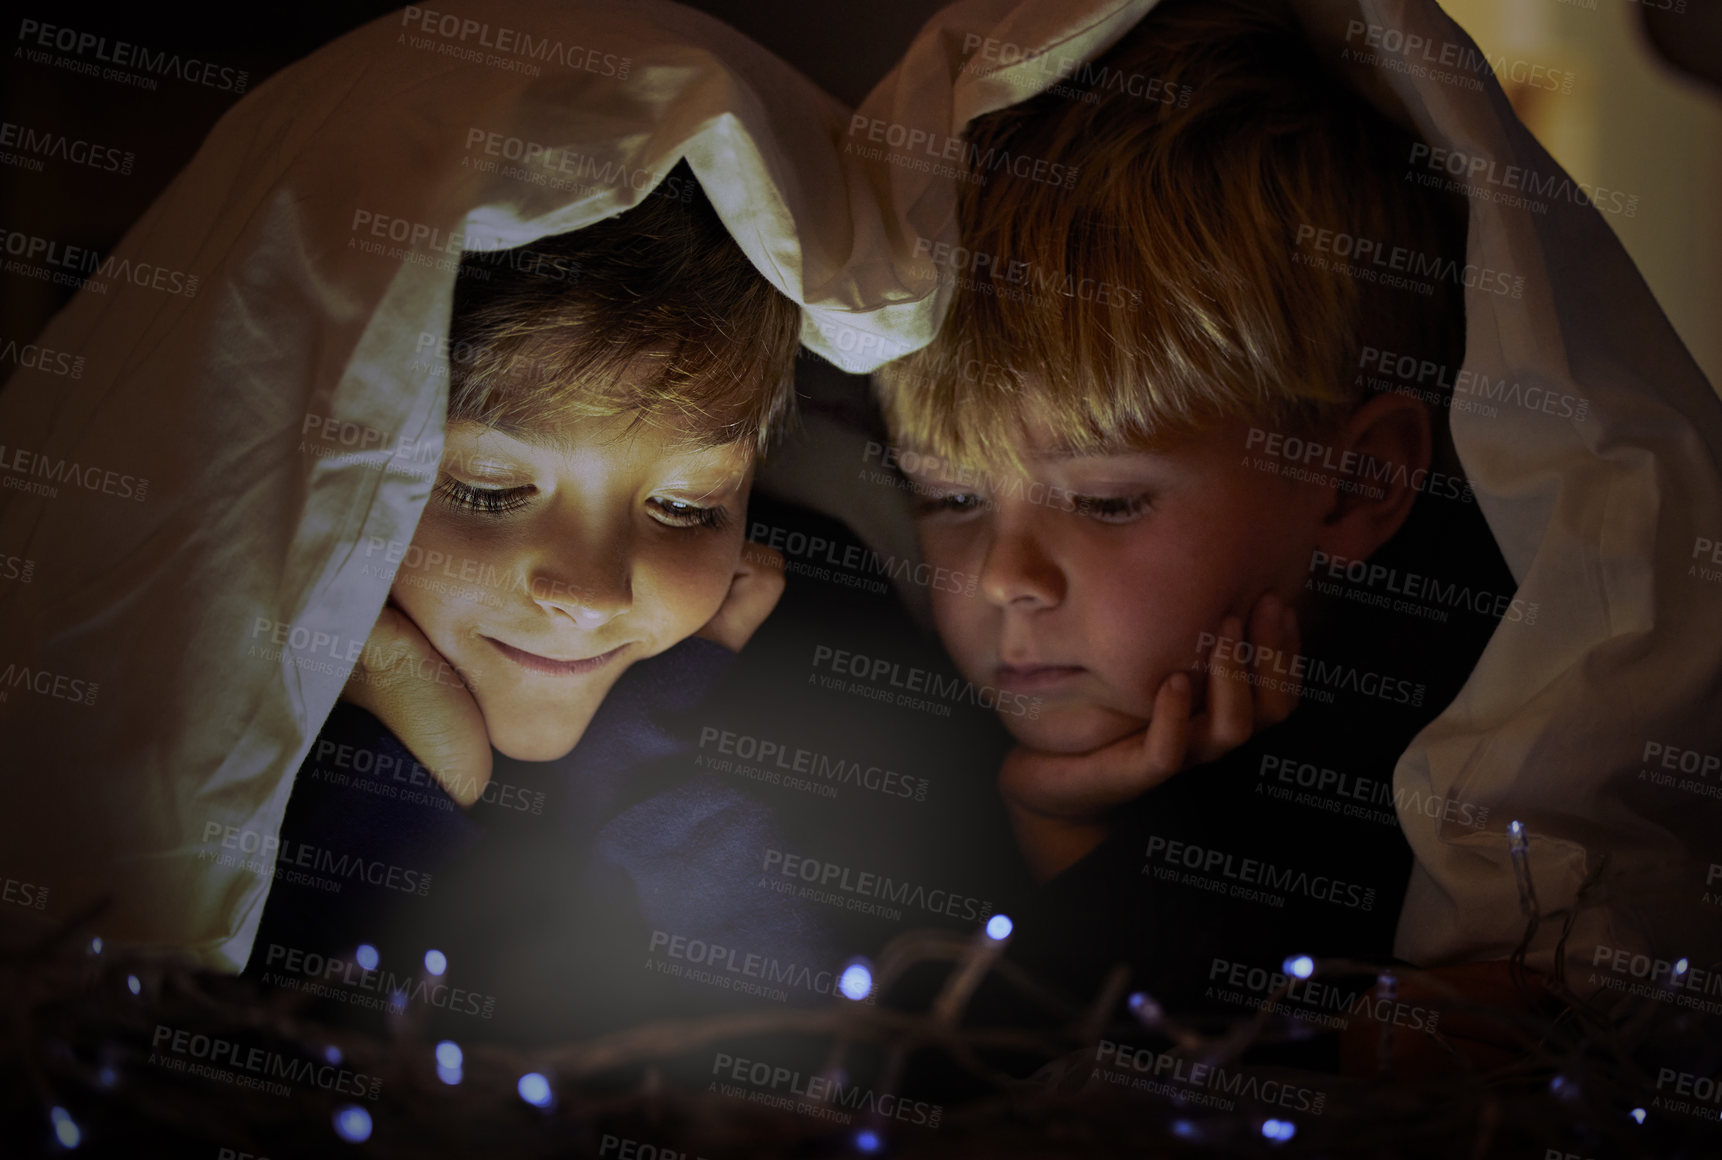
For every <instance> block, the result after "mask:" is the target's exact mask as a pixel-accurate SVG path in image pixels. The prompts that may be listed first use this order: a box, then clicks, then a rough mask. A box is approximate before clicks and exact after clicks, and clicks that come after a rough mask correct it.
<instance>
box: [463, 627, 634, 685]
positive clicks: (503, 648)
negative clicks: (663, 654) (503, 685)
mask: <svg viewBox="0 0 1722 1160" xmlns="http://www.w3.org/2000/svg"><path fill="white" fill-rule="evenodd" d="M484 639H485V640H486V641H489V642H490V643H491V644H492V645H494V646H495V647H496V651H497V652H499V653H501V654H502V655H503V656H505V657H507V658H508V659H509V660H511V661H513V662H514V663H515V664H517V665H519V666H520V667H521V668H523V669H530V670H531V671H532V672H535V673H547V674H549V675H551V676H577V675H579V674H582V673H594V672H597V671H598V670H599V669H601V668H603V667H604V666H605V665H607V664H609V663H610V662H611V661H613V660H615V659H616V657H617V656H619V655H620V654H621V652H622V650H623V649H625V648H627V647H628V646H627V645H625V644H624V645H617V646H616V647H615V648H613V649H611V650H610V651H609V652H604V653H599V654H598V655H597V656H593V657H579V658H576V659H574V660H557V659H556V658H555V657H547V656H540V655H539V654H537V653H532V652H527V651H526V650H525V649H520V648H515V647H514V646H513V645H511V644H504V643H503V642H502V641H500V640H497V639H496V638H495V637H489V636H487V637H485V638H484Z"/></svg>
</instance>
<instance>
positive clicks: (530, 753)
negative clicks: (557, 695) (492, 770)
mask: <svg viewBox="0 0 1722 1160" xmlns="http://www.w3.org/2000/svg"><path fill="white" fill-rule="evenodd" d="M564 716H566V712H565V713H564ZM579 716H580V719H579V721H577V722H576V721H569V720H566V719H565V720H563V721H561V722H559V723H558V725H557V727H556V728H554V729H546V728H545V727H544V725H543V723H542V722H532V723H530V724H527V723H521V724H518V725H515V724H512V723H510V722H506V721H501V722H499V721H493V720H489V719H487V720H486V727H487V728H488V729H489V731H490V745H491V748H493V749H495V750H496V751H497V752H498V753H500V754H502V756H504V757H509V758H513V759H514V760H515V761H560V760H562V759H563V758H564V757H567V756H568V755H569V754H570V753H572V752H573V751H574V747H575V746H576V745H578V744H580V739H581V738H582V737H584V736H585V735H586V727H587V726H588V725H589V724H591V720H592V713H591V712H586V713H582V714H580V715H579Z"/></svg>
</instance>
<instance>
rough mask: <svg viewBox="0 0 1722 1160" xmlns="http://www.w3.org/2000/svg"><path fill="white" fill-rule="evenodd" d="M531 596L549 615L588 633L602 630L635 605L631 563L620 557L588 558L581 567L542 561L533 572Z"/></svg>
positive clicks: (579, 564) (581, 563) (568, 563)
mask: <svg viewBox="0 0 1722 1160" xmlns="http://www.w3.org/2000/svg"><path fill="white" fill-rule="evenodd" d="M605 556H609V554H608V553H605ZM531 595H532V601H533V603H535V604H537V605H538V606H539V607H540V608H542V609H544V610H545V611H546V612H549V613H552V614H554V615H558V616H567V617H569V618H570V619H571V620H573V621H574V623H575V624H576V625H578V626H579V627H580V628H582V629H588V630H589V629H594V628H602V627H603V626H604V625H606V624H608V623H610V621H612V620H614V619H616V617H618V616H620V615H622V614H623V613H624V612H627V611H628V610H629V609H630V608H632V607H633V605H634V595H633V585H632V583H631V582H630V580H629V568H628V566H627V560H626V558H625V557H622V556H620V555H617V556H613V557H610V558H607V559H595V558H592V557H587V558H586V559H584V560H583V561H580V562H579V563H578V564H577V565H572V564H571V562H563V563H562V564H561V565H560V566H558V565H557V564H556V563H553V562H551V561H540V562H539V564H538V566H537V567H535V568H534V569H533V572H532V578H531Z"/></svg>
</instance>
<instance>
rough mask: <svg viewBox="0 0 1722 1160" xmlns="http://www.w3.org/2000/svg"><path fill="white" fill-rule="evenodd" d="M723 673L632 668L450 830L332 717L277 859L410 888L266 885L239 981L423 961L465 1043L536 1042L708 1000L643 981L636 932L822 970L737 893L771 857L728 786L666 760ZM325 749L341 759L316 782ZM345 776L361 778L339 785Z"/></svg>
mask: <svg viewBox="0 0 1722 1160" xmlns="http://www.w3.org/2000/svg"><path fill="white" fill-rule="evenodd" d="M732 667H733V657H732V656H731V655H730V654H728V653H727V652H726V650H723V649H721V648H720V647H718V646H716V645H713V644H710V643H709V642H706V641H701V640H689V641H684V642H682V643H681V644H679V645H677V646H675V647H674V648H673V649H671V650H668V651H666V652H665V653H663V654H661V655H660V656H658V657H654V658H649V659H648V660H646V661H642V662H640V663H639V664H636V665H635V666H633V667H632V668H631V669H629V671H628V672H627V673H625V674H623V676H622V678H621V679H620V680H619V681H618V682H617V684H616V687H615V688H614V689H613V690H612V691H611V693H610V695H609V696H608V697H607V698H606V699H605V701H604V703H603V705H602V706H600V708H599V710H598V712H597V714H595V715H594V717H593V720H592V723H591V725H590V726H589V727H588V729H587V731H586V734H585V735H584V736H583V737H582V739H581V742H580V745H579V746H578V747H577V748H576V749H575V750H574V752H572V753H570V754H569V755H568V756H567V757H565V758H563V759H561V760H560V761H555V762H517V761H512V760H510V759H507V758H504V757H502V756H501V755H500V754H498V755H495V764H494V769H493V773H492V778H491V785H490V787H489V788H487V790H486V793H485V797H484V799H482V800H481V801H480V802H479V803H477V804H476V805H475V806H474V807H473V808H472V809H471V810H470V811H462V810H461V809H459V808H458V807H457V806H455V804H454V802H453V800H452V799H451V798H449V797H448V795H447V794H446V792H445V791H443V790H442V788H441V787H440V786H439V785H437V784H436V783H435V782H434V781H429V784H424V782H426V781H428V780H429V779H428V775H426V774H425V773H424V771H423V767H421V766H418V765H417V763H416V762H414V760H413V758H412V756H411V754H410V753H409V752H408V751H407V750H406V749H405V748H404V747H403V746H402V745H401V744H400V742H399V741H398V740H397V739H396V738H395V737H394V736H393V735H392V734H391V733H390V732H389V731H388V730H387V729H386V728H385V727H384V726H383V725H382V723H381V722H379V721H378V720H377V719H376V718H375V717H373V716H372V715H371V714H369V713H366V712H364V711H363V710H361V709H357V708H354V707H352V706H349V705H344V704H342V705H337V706H336V708H335V711H334V712H333V713H332V714H331V715H330V717H329V719H328V721H327V722H326V724H325V725H324V728H323V730H322V731H321V733H320V734H319V737H318V741H317V743H315V744H313V747H312V750H311V753H310V755H309V756H308V757H307V759H306V762H305V765H304V767H303V768H302V769H301V770H300V772H299V776H298V778H297V780H296V782H295V785H294V789H293V794H292V796H291V798H290V799H289V801H288V807H287V812H286V816H285V818H284V820H283V823H282V828H281V842H282V849H283V851H286V852H288V853H289V856H290V857H294V856H299V857H303V858H304V859H305V865H306V866H307V872H308V873H316V870H315V869H314V868H313V867H314V866H315V865H316V860H317V855H316V854H315V853H311V854H305V855H296V854H294V852H295V851H304V850H311V851H327V852H328V854H329V855H331V856H332V857H333V858H335V859H340V858H342V857H345V856H348V855H351V856H354V857H358V858H362V859H364V860H365V861H366V863H367V864H369V865H372V866H378V865H381V866H394V867H397V868H402V869H405V870H409V871H411V872H412V874H414V875H415V877H414V878H413V879H411V880H406V879H403V878H402V877H401V876H400V875H399V874H397V875H396V878H395V881H396V885H395V886H394V887H392V888H391V887H390V886H388V885H381V886H371V885H369V884H367V883H364V882H358V881H352V880H350V879H348V880H343V885H342V889H341V890H340V891H339V892H325V891H323V890H320V889H316V888H314V887H311V886H308V885H303V884H293V883H288V882H284V881H281V880H279V879H278V880H277V882H276V883H275V885H274V888H273V889H272V890H271V892H270V896H269V899H268V902H267V905H266V907H265V910H264V914H263V919H262V923H261V926H260V929H259V932H258V936H257V939H256V941H255V943H254V945H253V950H252V955H251V960H250V963H249V965H248V972H250V973H253V974H256V973H259V972H267V973H273V974H275V975H277V976H279V975H280V974H281V973H282V968H283V966H284V965H285V955H284V952H283V950H282V949H281V948H291V949H293V950H297V951H300V952H301V953H302V954H311V953H315V954H320V955H324V956H335V957H338V958H340V959H343V960H345V961H348V962H351V961H352V959H353V956H354V951H355V948H356V947H357V946H358V945H359V944H360V943H369V944H371V945H373V946H375V947H377V948H378V949H379V951H380V952H381V955H382V959H383V961H382V963H381V967H382V968H383V969H384V970H386V971H388V972H391V973H392V974H395V975H398V976H402V977H406V978H412V977H414V976H420V975H421V974H422V966H421V963H422V959H423V956H424V953H425V951H426V950H428V949H431V948H435V949H437V950H440V951H442V952H443V953H444V954H445V955H446V956H447V959H448V962H449V964H450V965H449V968H448V970H447V973H446V975H445V976H444V977H443V978H441V979H432V980H429V981H430V983H431V985H432V986H433V987H434V986H436V985H437V984H446V985H447V986H448V987H449V988H458V991H457V992H455V991H425V992H423V993H424V994H431V995H433V998H431V999H429V1000H427V1002H429V1003H430V1004H431V1005H432V1006H436V1007H438V1008H440V1009H441V1013H440V1015H439V1017H443V1016H446V1015H448V1014H451V1013H452V1014H454V1015H460V1016H471V1017H472V1018H471V1019H466V1020H463V1021H462V1023H461V1024H460V1029H461V1030H462V1032H463V1033H464V1034H467V1035H471V1034H481V1035H495V1036H497V1037H503V1038H508V1039H513V1040H539V1039H547V1038H550V1037H553V1036H567V1035H575V1034H589V1033H593V1032H597V1031H601V1030H605V1029H609V1028H612V1027H616V1026H621V1025H625V1024H627V1023H629V1022H632V1021H635V1020H638V1019H641V1018H645V1017H648V1016H652V1015H659V1014H672V1013H676V1012H678V1011H687V1012H689V1013H692V1012H697V1011H699V1010H702V1009H705V1008H707V1007H710V1006H712V1005H713V1003H714V1002H719V1001H721V1000H722V999H724V998H726V996H724V993H723V992H720V991H716V990H714V989H712V988H709V987H706V988H695V987H692V986H688V985H685V984H683V983H681V981H680V980H679V979H672V978H667V977H662V976H660V974H659V973H657V972H654V971H653V970H652V969H651V965H650V963H649V960H650V959H651V955H650V953H649V952H650V941H651V936H652V932H654V931H660V930H661V931H667V932H673V933H674V934H675V935H680V936H683V937H685V938H689V939H700V940H704V941H705V942H706V943H709V944H715V945H722V946H741V947H747V946H751V945H754V944H759V945H762V946H769V947H771V948H773V950H774V951H775V952H776V953H778V954H780V955H783V956H785V957H788V958H795V959H797V960H799V961H810V962H820V963H823V962H824V961H825V960H827V959H831V958H833V957H834V956H835V955H836V954H837V953H838V952H837V949H836V948H835V946H833V945H832V944H831V941H830V936H829V931H828V929H827V928H826V925H825V924H824V923H823V921H822V918H823V916H821V915H820V914H818V912H817V911H816V910H814V909H813V908H810V907H808V906H805V905H798V904H796V902H795V901H794V900H791V899H788V898H784V897H782V896H779V895H773V894H762V892H759V891H757V890H755V889H753V888H752V887H753V883H752V881H751V880H750V879H749V877H748V871H749V870H751V868H752V867H753V866H754V865H756V864H757V861H758V858H759V852H760V851H761V850H763V849H766V848H771V847H780V846H782V845H783V844H784V839H783V837H782V834H781V829H780V827H779V826H778V824H777V821H778V820H777V819H776V818H775V817H774V816H773V813H772V811H771V810H770V809H769V808H768V807H767V806H766V805H764V804H762V803H760V802H759V801H757V800H755V798H754V796H753V795H751V794H749V793H748V792H747V791H746V789H745V787H738V786H737V785H735V784H734V783H733V782H732V781H729V780H726V779H723V778H721V777H719V776H717V775H715V774H711V773H707V772H704V771H700V770H690V769H689V768H688V767H687V766H686V764H685V763H684V762H682V761H679V760H677V758H678V757H679V756H683V755H685V754H686V752H687V751H688V749H689V739H688V737H687V734H686V731H685V724H686V721H685V718H686V714H687V713H688V711H689V710H691V709H692V708H693V706H694V705H696V704H697V703H698V702H699V701H700V700H701V698H702V697H703V696H704V695H705V694H706V693H707V692H708V691H709V690H710V689H711V688H712V687H713V685H715V684H717V683H718V681H719V680H720V678H721V677H722V676H723V675H724V674H726V673H728V672H730V671H731V669H732ZM340 746H351V747H352V748H351V750H349V751H347V752H348V756H347V757H346V758H345V760H344V761H342V762H341V763H340V765H334V764H333V763H334V762H335V761H336V760H337V757H338V755H339V754H340V753H341V750H340V748H339V747H340ZM361 753H364V754H369V755H370V756H369V757H365V758H357V757H356V755H358V754H361ZM361 760H362V761H363V762H364V764H365V765H366V767H367V769H368V770H370V771H371V772H370V776H369V779H367V776H366V775H365V774H363V773H359V772H358V771H357V770H356V768H355V762H356V761H361ZM342 767H344V768H342ZM332 768H333V769H335V770H336V771H338V772H339V773H340V774H341V775H343V776H345V777H346V778H347V781H346V782H345V783H344V784H342V783H339V782H338V781H337V780H335V779H334V778H332V777H331V776H330V772H331V769H332ZM379 768H380V769H385V770H388V771H390V772H391V773H393V774H395V775H396V777H395V778H390V777H388V776H382V777H379V776H378V775H377V774H376V770H378V769H379ZM401 771H409V772H408V774H407V775H406V776H408V777H409V778H410V780H409V781H408V782H407V783H406V784H403V783H402V782H401V781H400V780H399V777H400V775H401ZM361 783H364V784H363V787H361ZM391 783H392V784H393V785H394V792H392V793H391V792H388V791H387V788H386V787H387V786H388V785H389V784H391ZM378 789H383V790H384V792H376V791H377V790H378ZM409 793H410V794H412V795H416V796H413V797H411V798H409V797H408V794H409ZM427 875H428V884H427V883H426V881H425V876H427ZM320 876H321V877H327V875H326V874H325V875H320ZM379 877H381V875H380V874H379ZM384 881H385V882H386V881H387V879H386V878H385V879H384ZM403 884H405V885H410V886H414V887H416V886H419V885H425V886H426V889H425V890H424V892H423V894H422V895H421V894H419V893H418V892H417V891H416V890H414V889H402V888H401V886H402V885H403ZM272 948H273V949H272ZM301 961H303V960H301ZM342 976H343V979H344V981H345V985H346V989H347V990H362V989H363V988H362V986H360V985H358V984H355V983H353V982H352V980H353V979H354V978H357V977H358V976H357V975H356V974H355V973H354V972H352V971H346V972H342ZM273 981H277V982H279V981H281V980H280V978H279V977H277V978H276V979H274V980H273ZM288 985H292V983H291V982H289V984H288ZM450 994H455V995H456V996H457V997H456V998H454V999H447V996H448V995H450Z"/></svg>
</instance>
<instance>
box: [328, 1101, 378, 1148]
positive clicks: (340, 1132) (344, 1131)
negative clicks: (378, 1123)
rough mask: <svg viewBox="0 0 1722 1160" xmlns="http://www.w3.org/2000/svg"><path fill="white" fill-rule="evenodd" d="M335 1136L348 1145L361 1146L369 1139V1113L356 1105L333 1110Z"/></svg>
mask: <svg viewBox="0 0 1722 1160" xmlns="http://www.w3.org/2000/svg"><path fill="white" fill-rule="evenodd" d="M335 1135H337V1136H339V1137H341V1139H343V1140H345V1141H347V1143H349V1144H363V1143H364V1142H365V1141H366V1140H369V1139H370V1138H371V1113H369V1112H367V1111H366V1110H365V1109H364V1108H361V1107H360V1106H359V1105H358V1104H347V1105H346V1106H345V1107H341V1108H337V1109H335Z"/></svg>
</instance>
